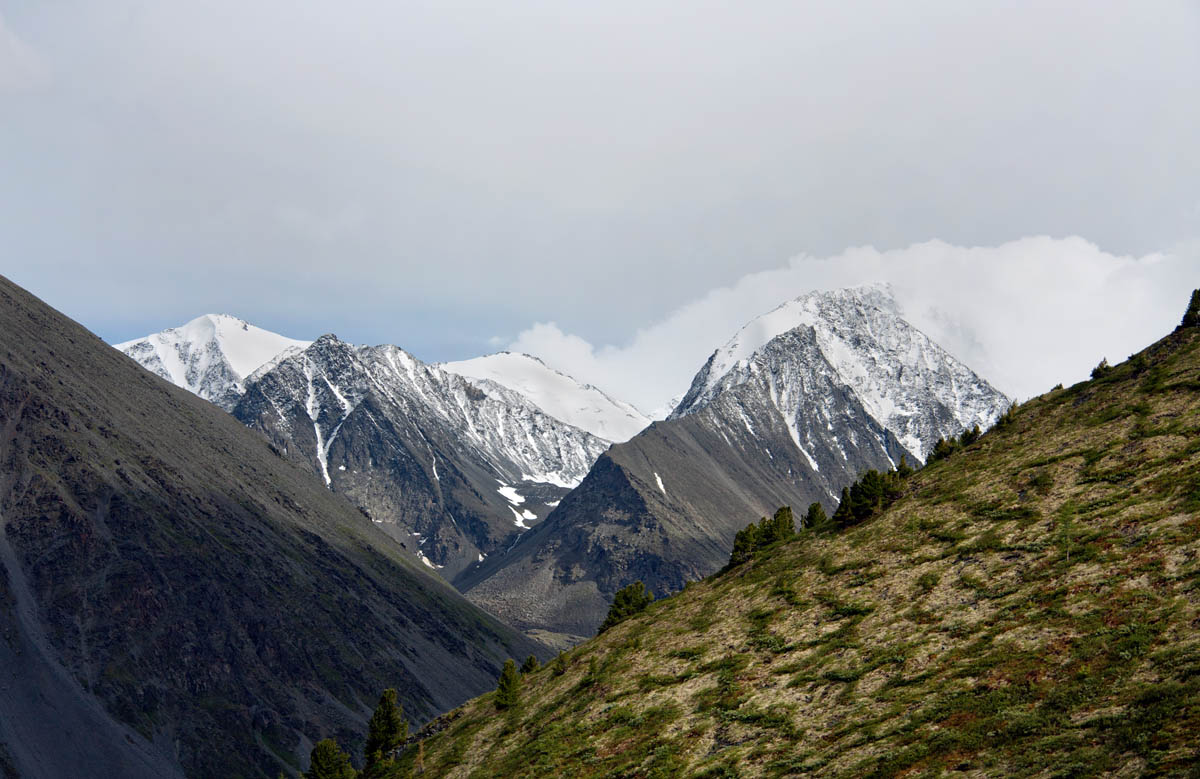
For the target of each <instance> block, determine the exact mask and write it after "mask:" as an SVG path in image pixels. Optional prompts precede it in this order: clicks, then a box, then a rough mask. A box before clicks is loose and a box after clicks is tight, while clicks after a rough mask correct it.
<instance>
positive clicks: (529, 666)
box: [521, 655, 541, 674]
mask: <svg viewBox="0 0 1200 779" xmlns="http://www.w3.org/2000/svg"><path fill="white" fill-rule="evenodd" d="M540 667H541V663H539V662H538V659H537V658H536V657H534V656H533V655H530V656H529V657H527V658H525V662H523V663H521V673H523V674H531V673H533V672H534V671H536V670H537V669H538V668H540Z"/></svg>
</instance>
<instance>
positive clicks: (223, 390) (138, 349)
mask: <svg viewBox="0 0 1200 779" xmlns="http://www.w3.org/2000/svg"><path fill="white" fill-rule="evenodd" d="M306 346H308V341H297V340H296V339H294V338H285V337H284V336H282V335H278V334H276V333H272V332H269V331H267V330H263V329H262V328H259V327H255V326H254V325H251V324H249V323H248V322H245V321H243V320H241V319H237V318H236V317H232V316H229V315H227V314H205V315H204V316H200V317H197V318H196V319H193V320H192V321H190V322H188V323H187V324H186V325H183V326H182V327H172V328H169V329H167V330H163V331H162V332H161V333H155V334H153V335H148V336H146V337H145V338H139V339H137V340H135V341H126V342H125V343H120V344H116V345H115V348H116V349H119V350H120V351H122V352H124V353H125V354H127V355H129V356H130V357H132V358H133V359H134V360H136V361H137V362H138V363H140V364H141V365H142V367H144V368H146V369H147V370H149V371H150V372H151V373H154V374H156V375H158V376H161V377H162V378H164V379H166V380H167V381H169V382H171V383H172V384H174V385H176V386H178V387H183V388H184V389H186V390H190V391H191V392H193V393H195V394H197V395H199V396H200V397H202V398H204V399H205V400H209V401H212V402H213V403H215V404H216V405H218V406H220V407H221V408H223V409H225V410H226V411H228V410H230V409H232V408H233V407H234V405H236V404H237V402H238V400H239V399H240V398H241V396H242V393H243V392H244V391H245V383H244V382H245V379H246V378H248V377H249V376H250V374H251V373H253V372H254V371H255V370H257V369H259V368H260V367H261V366H262V365H263V364H264V363H267V362H269V361H270V360H272V359H275V358H277V357H278V355H280V354H281V353H285V352H288V351H295V350H299V349H303V348H304V347H306Z"/></svg>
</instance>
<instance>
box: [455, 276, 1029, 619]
mask: <svg viewBox="0 0 1200 779" xmlns="http://www.w3.org/2000/svg"><path fill="white" fill-rule="evenodd" d="M1008 402H1009V401H1008V399H1007V398H1005V397H1004V395H1002V394H1001V393H999V392H997V391H996V390H995V389H993V388H992V387H991V386H990V385H988V384H987V383H986V382H985V381H983V380H982V379H980V378H979V377H977V376H975V375H974V374H973V373H971V372H970V370H969V369H967V368H965V366H963V365H962V364H961V363H959V362H958V361H957V360H955V359H954V358H953V357H951V356H950V355H949V354H947V353H946V352H944V351H943V350H941V349H940V348H939V347H938V346H937V345H936V344H934V343H933V342H932V341H930V340H929V339H928V338H926V337H925V336H924V335H923V334H921V333H920V332H919V331H918V330H916V329H915V328H913V327H912V326H911V325H909V324H908V323H906V322H904V321H903V320H902V319H901V318H900V317H899V315H898V313H897V312H896V308H895V305H894V303H892V302H891V300H890V298H889V297H888V296H887V294H886V292H885V291H884V290H882V289H879V288H867V289H856V290H843V291H840V292H835V293H824V294H817V295H809V296H805V297H803V298H799V299H797V300H796V301H792V302H791V303H789V304H785V306H782V307H781V308H780V309H777V310H776V311H775V312H772V313H771V314H768V315H765V316H764V317H760V318H759V319H757V320H755V321H754V322H752V323H750V324H749V325H747V326H746V327H745V328H743V330H742V331H741V332H740V333H739V334H738V335H737V336H736V337H735V338H734V339H733V340H731V341H730V343H729V344H727V345H726V346H725V347H724V348H722V349H720V350H718V351H717V352H716V353H714V355H713V356H712V357H711V358H709V360H708V362H707V363H706V365H705V366H704V368H702V369H701V371H700V373H699V374H697V376H696V378H695V380H694V381H693V382H692V386H691V390H690V391H689V392H688V394H687V395H686V396H685V397H684V399H683V400H682V401H681V402H680V404H679V406H678V407H677V408H676V410H675V412H674V413H673V414H672V415H671V418H670V419H668V420H667V421H665V422H659V423H655V424H654V425H652V426H650V427H649V428H648V429H646V430H645V431H643V432H642V433H641V434H639V435H637V436H635V437H634V438H632V439H631V440H630V441H628V442H626V443H624V444H618V445H616V446H614V447H613V448H612V449H611V450H609V452H608V453H607V454H606V455H605V456H604V457H603V458H601V459H600V461H598V462H597V464H596V465H595V466H594V467H593V469H592V471H591V472H590V473H589V474H588V476H587V478H586V479H584V481H583V482H582V483H581V484H580V486H579V487H578V488H576V489H575V490H574V491H573V492H572V493H571V494H570V495H568V496H567V497H566V498H564V499H563V501H562V504H561V505H560V506H559V507H558V508H557V509H556V510H555V511H554V512H553V513H552V514H551V515H550V516H549V517H548V518H547V520H546V521H545V522H544V523H543V524H542V525H541V526H540V527H538V528H536V529H535V530H534V531H533V532H531V533H530V534H529V535H528V536H526V537H524V538H522V539H521V540H520V542H519V543H518V544H517V545H516V546H515V547H514V548H513V550H512V551H511V552H510V553H508V554H506V555H505V556H504V557H502V558H492V559H490V560H488V561H487V562H485V563H484V564H483V565H482V566H480V568H479V570H477V571H472V572H470V573H469V574H468V575H467V576H466V577H464V579H463V580H462V582H461V586H462V587H464V588H465V589H466V592H467V596H468V597H469V598H471V599H472V600H473V601H475V602H476V603H479V604H480V605H483V606H484V607H485V608H487V609H489V610H491V611H493V612H494V613H497V614H500V615H502V616H504V617H505V618H506V619H509V620H510V621H511V622H513V624H516V625H517V626H518V627H523V628H525V629H532V628H539V629H546V630H550V631H554V632H560V633H566V634H571V635H577V636H578V635H589V634H590V633H591V632H592V631H594V629H595V627H596V625H597V624H599V622H600V621H601V620H602V619H603V617H604V613H605V611H606V609H607V606H608V603H609V601H610V600H611V597H612V594H613V593H614V592H615V591H616V590H617V589H619V588H620V587H622V586H624V585H626V584H628V583H630V582H632V581H637V580H641V581H643V582H645V583H646V584H647V585H649V586H650V587H651V588H652V589H654V590H655V591H656V592H658V593H660V594H662V593H669V592H674V591H676V590H678V589H680V588H681V587H682V586H683V584H684V583H685V582H686V581H688V580H690V579H698V578H700V577H703V576H707V575H708V574H711V573H713V572H714V571H716V570H717V569H719V568H720V567H721V566H722V565H723V564H724V563H725V562H726V561H727V560H728V557H729V549H730V547H731V546H732V542H733V536H734V535H735V534H736V533H737V531H738V530H740V529H741V528H743V527H745V525H746V524H748V523H749V522H751V521H753V520H755V519H757V518H759V517H761V516H764V515H767V514H769V513H771V512H773V511H774V510H775V509H776V508H777V507H779V506H781V505H790V506H792V507H793V508H794V509H795V510H796V511H797V512H798V513H802V512H803V511H804V510H805V509H806V508H807V506H808V505H809V504H810V503H812V502H821V503H822V504H824V506H825V508H826V510H827V511H829V512H831V511H832V510H833V509H834V508H835V507H836V505H837V499H838V496H839V495H840V492H841V489H842V487H844V486H846V485H848V484H850V483H851V482H852V481H853V480H854V479H855V478H857V477H858V476H859V475H860V474H861V473H862V472H863V471H865V470H867V469H869V468H877V469H887V468H890V467H892V466H893V465H895V464H896V463H898V462H899V461H900V458H901V457H906V458H907V459H908V460H909V461H910V462H914V463H915V462H917V461H919V460H922V459H923V457H924V455H925V453H926V452H927V451H928V450H929V449H930V448H931V447H932V446H933V444H934V443H935V442H936V440H937V439H938V438H939V437H943V436H949V435H955V434H957V433H959V432H960V431H961V430H963V429H964V428H968V427H971V426H973V425H975V424H980V425H981V426H984V427H986V426H987V425H989V424H990V423H991V422H992V421H994V419H995V418H996V417H997V416H998V415H999V414H1000V413H1001V412H1002V411H1003V410H1004V409H1005V408H1006V407H1007V405H1008Z"/></svg>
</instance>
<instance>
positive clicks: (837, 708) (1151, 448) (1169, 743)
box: [401, 328, 1200, 777]
mask: <svg viewBox="0 0 1200 779" xmlns="http://www.w3.org/2000/svg"><path fill="white" fill-rule="evenodd" d="M905 485H906V494H905V495H904V497H903V498H901V500H900V501H899V502H897V503H896V504H894V505H893V506H892V507H891V508H890V509H888V510H887V511H885V512H884V513H883V514H881V515H879V516H876V517H875V518H873V519H871V520H869V521H867V522H865V523H864V524H861V525H858V526H855V527H853V528H850V529H848V530H845V531H842V532H838V533H833V534H814V533H809V532H804V533H800V534H799V535H798V536H797V537H796V538H795V539H794V540H792V541H790V542H787V543H784V544H781V545H779V546H776V547H774V548H770V549H767V550H764V551H763V552H762V553H760V554H759V556H758V557H757V558H756V559H755V560H754V561H752V562H750V563H747V564H745V565H742V566H739V567H736V568H734V569H732V570H730V571H728V572H726V573H724V574H721V575H718V576H716V577H712V578H710V579H708V580H705V581H703V582H700V583H697V584H693V585H691V586H689V587H688V588H687V589H685V590H684V591H683V592H682V593H680V594H679V595H677V596H676V597H673V598H670V599H668V600H664V601H661V602H658V603H656V604H654V605H653V606H652V607H651V608H650V609H649V610H648V611H647V612H646V613H645V614H643V615H642V616H639V617H636V618H634V619H631V620H629V621H627V622H624V623H622V624H620V625H618V626H617V627H615V628H612V629H610V630H609V631H607V632H605V633H604V634H603V635H602V636H600V637H598V638H596V639H594V640H592V641H590V642H588V643H586V644H584V645H582V646H580V647H578V648H577V649H575V650H574V651H572V652H570V653H569V654H568V655H567V656H566V663H565V667H559V668H555V667H554V666H553V665H551V666H548V667H545V668H543V669H541V670H539V671H537V672H535V673H533V674H530V675H529V676H528V677H526V679H525V680H524V682H523V687H522V690H521V703H520V705H518V706H517V707H515V708H512V709H508V710H505V711H500V712H498V711H497V709H496V706H495V705H494V701H493V700H492V696H491V695H487V696H484V697H482V698H479V699H476V700H474V701H472V702H470V703H468V704H466V705H465V706H463V707H461V708H460V709H457V710H455V711H453V712H451V713H450V714H448V715H446V716H445V717H443V718H442V719H441V720H439V721H437V722H435V724H434V728H432V729H431V730H435V731H437V732H436V734H434V735H431V736H429V737H427V738H426V739H425V740H424V741H423V742H422V743H421V744H420V746H419V747H413V748H411V749H409V750H408V752H407V753H406V754H405V755H404V758H403V766H402V769H403V770H402V771H401V774H403V773H404V772H405V771H409V770H413V769H417V770H422V769H423V771H424V773H426V774H428V775H434V776H442V775H447V776H463V777H465V776H472V777H488V776H530V777H533V776H547V775H557V774H562V775H570V776H574V777H593V776H595V777H598V776H647V777H652V776H663V777H666V776H781V775H788V774H796V773H808V772H812V773H817V774H820V775H829V776H892V775H897V774H912V775H915V774H922V773H934V774H936V773H939V772H941V771H964V772H967V773H973V774H975V775H988V776H996V775H1014V774H1015V775H1042V776H1060V775H1061V776H1066V775H1092V774H1114V775H1142V774H1147V773H1166V774H1185V773H1188V772H1195V771H1197V764H1198V761H1200V736H1198V734H1200V559H1198V552H1200V329H1197V328H1189V329H1186V330H1180V331H1177V332H1176V333H1175V334H1173V335H1171V336H1169V337H1168V338H1166V339H1164V340H1163V341H1162V342H1160V343H1158V344H1156V345H1154V346H1152V347H1150V348H1149V349H1147V350H1146V351H1145V352H1143V353H1141V354H1139V355H1136V356H1135V357H1133V358H1131V359H1130V360H1128V361H1127V362H1125V363H1123V364H1121V365H1119V366H1116V367H1115V368H1112V369H1111V370H1109V372H1107V373H1106V374H1104V375H1102V376H1101V377H1100V378H1098V379H1095V380H1092V381H1088V382H1084V383H1082V384H1079V385H1077V386H1074V387H1071V388H1069V389H1065V390H1064V389H1056V390H1055V391H1052V392H1050V393H1048V394H1046V395H1044V396H1042V397H1039V398H1036V399H1034V400H1032V401H1030V402H1028V403H1026V404H1025V405H1023V406H1022V407H1020V408H1019V409H1018V410H1017V411H1016V413H1015V415H1014V416H1013V417H1012V420H1011V421H1010V422H1009V423H1008V424H1005V425H1003V426H1002V427H1001V428H998V429H996V430H993V431H992V432H990V433H988V434H986V435H984V436H983V437H982V438H981V439H980V440H979V441H977V442H976V443H974V444H973V445H971V446H969V447H968V448H966V449H964V450H962V451H959V452H957V453H955V454H954V455H953V456H951V457H950V458H949V459H946V460H943V461H940V462H937V463H934V464H932V465H930V466H928V467H927V468H925V469H923V470H921V471H919V472H917V473H916V474H914V475H913V476H911V477H910V478H909V479H908V480H907V481H906V482H905ZM746 519H747V520H749V519H751V518H750V517H747V518H746Z"/></svg>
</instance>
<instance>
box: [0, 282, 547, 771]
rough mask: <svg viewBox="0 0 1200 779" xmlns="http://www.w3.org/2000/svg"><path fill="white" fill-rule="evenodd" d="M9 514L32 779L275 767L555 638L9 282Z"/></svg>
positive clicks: (3, 347) (19, 745)
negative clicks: (387, 702)
mask: <svg viewBox="0 0 1200 779" xmlns="http://www.w3.org/2000/svg"><path fill="white" fill-rule="evenodd" d="M0 525H2V527H3V533H0V563H2V566H0V569H2V573H3V576H2V577H0V585H2V586H0V636H2V638H3V640H2V641H0V660H2V661H3V662H2V663H0V669H2V670H0V715H2V716H0V766H3V765H4V761H7V762H9V763H11V764H12V765H14V766H15V767H16V769H17V770H18V771H20V774H21V775H22V776H26V777H40V776H47V777H49V776H67V775H86V776H160V775H169V773H170V772H171V771H172V770H175V771H182V772H184V773H186V774H188V775H192V776H222V777H226V776H269V777H274V776H275V775H276V774H277V772H278V771H279V770H281V769H282V770H285V771H286V772H289V773H290V772H293V771H294V770H295V769H296V767H297V766H298V765H299V764H300V761H301V759H302V758H301V757H298V756H305V755H307V752H308V748H309V747H310V745H311V743H312V742H313V741H315V740H316V739H318V738H321V737H323V736H326V735H338V736H340V737H341V739H342V741H343V743H350V744H353V743H354V739H355V738H357V737H359V734H361V733H362V732H363V730H364V727H363V725H364V723H365V721H366V718H367V717H368V716H369V714H370V707H371V706H373V704H374V702H375V700H376V699H377V697H378V694H379V690H381V689H382V688H384V687H388V686H394V687H397V688H398V689H399V690H400V697H401V700H402V702H403V704H404V707H405V710H406V712H407V713H408V715H409V716H410V717H411V718H413V719H414V720H418V721H420V720H424V719H427V718H428V717H431V716H433V715H434V714H436V713H438V712H439V711H442V710H444V709H446V708H449V707H451V706H453V705H455V704H456V703H458V702H460V701H462V700H464V699H466V698H467V697H470V696H471V695H474V694H478V693H480V692H482V691H484V690H486V689H489V688H490V687H492V686H493V685H494V680H495V678H496V674H497V673H498V671H499V668H500V665H501V663H502V662H503V660H504V659H505V658H506V657H509V656H515V657H523V656H524V655H526V654H528V653H530V652H539V651H541V648H540V647H539V646H538V645H536V644H534V643H532V642H530V641H528V640H527V639H525V638H524V637H522V636H520V635H518V634H516V633H514V632H513V631H512V630H510V629H509V628H507V627H506V626H504V625H502V624H501V623H499V622H498V621H496V620H495V619H493V618H492V617H490V616H488V615H487V614H485V613H483V612H481V611H480V610H478V609H477V608H475V607H473V606H471V605H470V604H469V603H467V602H466V601H465V600H463V599H462V598H461V597H460V596H458V595H457V594H456V593H455V592H454V591H453V590H452V589H451V588H450V587H449V586H447V585H445V584H444V583H442V582H440V581H439V580H437V579H436V578H435V577H433V576H431V575H429V574H427V573H426V572H424V571H422V570H420V569H419V568H418V567H417V565H416V564H415V563H414V562H413V561H411V560H410V559H408V558H407V557H406V556H405V555H404V553H403V552H402V550H400V549H399V547H397V546H396V545H395V543H394V542H393V541H391V539H389V538H387V537H386V536H384V535H383V534H382V533H381V532H380V531H378V530H377V529H376V528H375V527H374V526H372V524H371V522H370V521H368V520H367V519H366V518H365V517H364V516H362V514H361V513H360V512H358V511H357V510H356V509H354V508H353V507H352V506H350V505H349V504H348V503H347V502H346V501H345V500H343V499H342V498H341V497H339V496H336V495H334V494H332V493H330V492H329V491H328V490H326V489H325V488H324V486H323V485H322V484H321V483H320V482H319V481H318V480H316V479H314V478H313V476H312V475H311V474H310V473H307V472H305V471H304V470H302V469H301V468H299V467H297V466H295V465H294V464H292V463H289V462H287V461H285V460H283V459H281V458H280V457H279V456H278V455H276V454H275V453H274V452H273V451H272V450H271V448H270V447H269V446H268V444H267V443H266V442H265V441H264V440H263V439H262V438H261V437H260V436H259V435H258V434H256V433H254V432H252V431H249V430H247V429H246V428H244V427H243V426H242V425H241V424H240V423H239V422H238V421H237V420H235V419H234V418H232V417H231V416H229V415H228V414H226V413H224V412H222V411H221V410H220V409H218V408H216V407H215V406H213V405H211V404H209V403H208V402H206V401H203V400H201V399H199V398H197V397H195V396H193V395H191V394H190V393H188V392H186V391H184V390H181V389H178V388H176V387H173V386H171V385H170V384H168V383H167V382H165V381H163V380H161V379H159V378H157V377H155V376H153V375H151V374H150V373H148V372H146V371H144V370H142V369H141V368H140V367H138V366H137V365H136V364H135V363H134V362H133V361H132V360H130V359H129V358H127V357H125V356H124V355H122V354H120V353H119V352H117V351H115V350H113V349H111V348H109V347H108V346H106V345H105V344H104V343H102V342H101V341H100V340H99V339H98V338H97V337H96V336H94V335H92V334H91V333H89V332H87V331H86V330H84V329H83V328H82V327H80V326H78V325H77V324H75V323H74V322H71V321H70V320H68V319H67V318H66V317H64V316H62V315H61V314H58V313H57V312H55V311H53V310H52V309H50V308H48V307H47V306H45V305H44V304H42V303H41V302H40V301H38V300H36V299H34V298H33V297H31V296H30V295H28V294H27V293H26V292H24V291H23V290H21V289H19V288H18V287H16V286H14V285H12V284H11V283H10V282H8V281H7V280H6V279H0ZM172 767H174V768H172Z"/></svg>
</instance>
